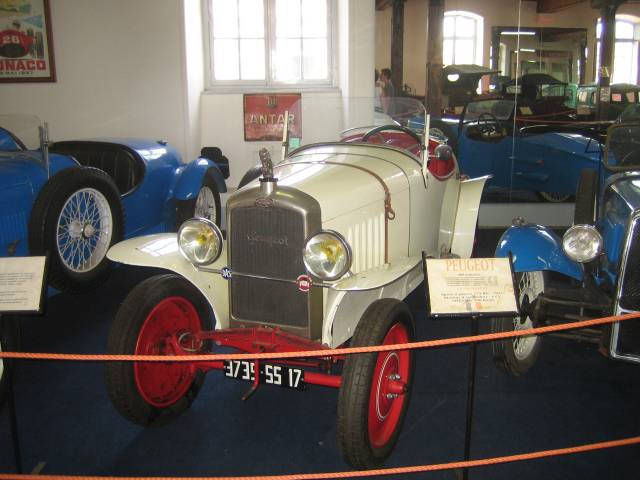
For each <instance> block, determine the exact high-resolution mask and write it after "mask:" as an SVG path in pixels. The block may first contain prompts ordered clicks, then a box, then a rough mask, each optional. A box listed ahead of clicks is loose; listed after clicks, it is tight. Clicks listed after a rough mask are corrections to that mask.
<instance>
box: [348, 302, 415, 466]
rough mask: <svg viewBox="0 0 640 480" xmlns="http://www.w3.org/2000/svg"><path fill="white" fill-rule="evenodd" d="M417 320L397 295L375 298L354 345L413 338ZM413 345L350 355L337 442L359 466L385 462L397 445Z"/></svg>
mask: <svg viewBox="0 0 640 480" xmlns="http://www.w3.org/2000/svg"><path fill="white" fill-rule="evenodd" d="M413 337H414V321H413V317H412V315H411V312H410V310H409V308H408V307H407V306H406V305H405V304H404V303H403V302H400V301H398V300H393V299H382V300H378V301H377V302H375V303H373V304H372V305H371V306H370V307H369V308H368V309H367V310H366V312H365V313H364V315H363V316H362V319H361V320H360V322H359V323H358V326H357V327H356V331H355V334H354V336H353V339H352V341H351V346H372V345H393V344H403V343H408V342H411V341H412V339H413ZM413 365H414V355H413V351H412V350H399V351H391V352H380V353H365V354H357V355H350V356H348V357H347V360H346V361H345V365H344V369H343V373H342V386H341V387H340V393H339V398H338V443H339V445H340V448H341V450H342V453H343V455H344V457H345V459H346V461H347V462H348V463H349V464H350V465H351V466H353V467H354V468H358V469H368V468H376V467H379V466H380V465H382V464H383V463H384V462H385V460H386V459H387V458H388V457H389V455H390V454H391V452H392V451H393V448H394V447H395V444H396V442H397V441H398V437H399V435H400V431H401V429H402V424H403V422H404V418H405V415H406V412H407V408H408V406H409V400H410V397H411V386H412V384H413V371H414V368H413Z"/></svg>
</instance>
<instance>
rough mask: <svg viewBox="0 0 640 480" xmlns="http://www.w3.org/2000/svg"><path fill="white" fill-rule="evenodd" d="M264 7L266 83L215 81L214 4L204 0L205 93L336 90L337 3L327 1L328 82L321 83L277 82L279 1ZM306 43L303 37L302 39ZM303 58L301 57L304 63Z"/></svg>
mask: <svg viewBox="0 0 640 480" xmlns="http://www.w3.org/2000/svg"><path fill="white" fill-rule="evenodd" d="M262 1H263V5H264V44H265V52H264V61H265V65H264V68H265V79H264V80H242V79H238V80H216V79H215V76H214V75H215V74H214V58H213V57H214V56H213V50H214V49H213V42H214V36H213V2H212V0H202V17H203V36H204V38H203V40H204V42H203V43H204V45H203V52H204V55H205V59H204V60H205V62H204V65H205V82H206V83H205V91H207V92H215V93H234V92H244V91H246V90H247V89H248V88H250V89H251V90H252V91H254V92H261V91H263V92H272V91H276V92H277V91H290V90H292V89H295V90H296V91H309V90H333V89H335V87H336V79H337V74H336V68H337V63H338V59H337V54H338V52H336V50H335V46H336V45H337V38H336V37H337V35H338V28H337V26H338V22H337V21H338V19H337V5H336V0H326V2H327V19H326V20H327V78H326V79H322V80H315V79H314V80H304V79H301V80H296V81H278V80H275V79H273V72H274V66H273V65H274V55H275V47H274V48H272V47H273V46H274V44H275V42H276V13H275V11H276V7H275V2H276V0H262ZM299 38H300V39H301V41H302V40H304V37H302V36H301V37H299ZM302 59H303V57H301V62H302V61H303V60H302Z"/></svg>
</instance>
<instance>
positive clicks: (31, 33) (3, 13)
mask: <svg viewBox="0 0 640 480" xmlns="http://www.w3.org/2000/svg"><path fill="white" fill-rule="evenodd" d="M55 80H56V74H55V65H54V58H53V42H52V38H51V16H50V12H49V0H0V82H55Z"/></svg>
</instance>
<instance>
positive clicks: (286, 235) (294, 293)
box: [229, 206, 309, 328]
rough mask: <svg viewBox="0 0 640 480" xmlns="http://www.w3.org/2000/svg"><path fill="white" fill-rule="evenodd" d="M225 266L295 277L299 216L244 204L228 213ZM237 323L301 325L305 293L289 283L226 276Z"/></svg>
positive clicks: (300, 268)
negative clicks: (227, 261)
mask: <svg viewBox="0 0 640 480" xmlns="http://www.w3.org/2000/svg"><path fill="white" fill-rule="evenodd" d="M230 222H231V223H230V225H231V228H230V239H229V240H230V242H231V246H232V247H231V258H230V262H231V268H232V270H233V271H234V272H241V273H243V274H250V275H257V276H268V277H271V278H281V279H287V280H295V279H296V278H297V277H298V276H299V275H300V274H302V273H304V272H305V267H304V264H303V262H302V249H303V246H304V241H305V231H306V228H305V218H304V216H303V215H302V214H301V213H300V212H299V211H297V210H293V209H288V208H277V207H271V208H263V207H258V206H244V207H238V208H235V209H233V210H232V211H231V212H230ZM231 314H232V317H233V318H234V319H235V320H237V321H243V320H245V321H250V322H256V323H261V324H270V325H282V326H288V327H294V328H305V327H307V326H308V322H309V301H308V296H307V295H304V294H301V292H300V291H298V288H297V286H296V285H295V284H292V283H285V282H280V281H276V280H265V279H260V278H251V277H245V276H235V275H234V276H233V277H232V280H231Z"/></svg>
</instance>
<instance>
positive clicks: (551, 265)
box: [496, 224, 584, 280]
mask: <svg viewBox="0 0 640 480" xmlns="http://www.w3.org/2000/svg"><path fill="white" fill-rule="evenodd" d="M509 253H511V254H512V255H513V268H514V270H515V271H516V272H533V271H539V270H548V271H552V272H558V273H562V274H564V275H567V276H569V277H572V278H575V279H576V280H582V278H583V277H584V268H583V267H582V265H581V264H579V263H577V262H574V261H573V260H570V259H569V258H568V257H567V256H566V255H565V253H564V251H563V250H562V239H561V238H560V237H558V235H556V234H555V233H554V232H553V231H552V230H549V229H548V228H546V227H543V226H540V225H533V224H528V225H523V226H513V227H510V228H509V229H508V230H507V231H506V232H504V233H503V234H502V237H500V241H499V242H498V246H497V247H496V257H508V256H509Z"/></svg>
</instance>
